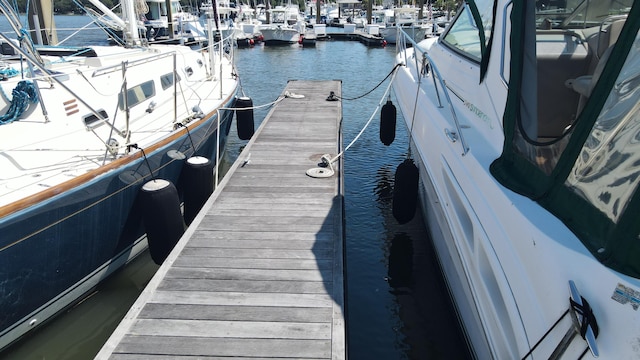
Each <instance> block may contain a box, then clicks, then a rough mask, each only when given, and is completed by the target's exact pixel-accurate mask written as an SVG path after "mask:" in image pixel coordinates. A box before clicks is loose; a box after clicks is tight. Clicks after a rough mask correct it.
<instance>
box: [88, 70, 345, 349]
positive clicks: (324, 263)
mask: <svg viewBox="0 0 640 360" xmlns="http://www.w3.org/2000/svg"><path fill="white" fill-rule="evenodd" d="M341 90H342V84H341V82H340V81H290V82H289V83H288V84H287V87H286V89H285V91H284V93H283V94H287V97H286V98H285V99H284V100H282V101H280V102H279V103H277V104H276V105H275V106H274V107H273V108H272V109H271V111H270V112H269V114H268V115H267V118H265V120H264V121H263V122H262V124H261V125H260V127H259V128H258V129H257V131H256V133H255V135H254V136H253V138H252V139H251V140H250V141H249V142H248V144H247V146H246V147H245V149H244V150H243V151H242V153H241V154H240V156H239V158H238V160H237V161H236V162H235V163H234V164H233V166H232V167H231V169H230V170H229V172H228V173H227V175H226V176H225V178H224V179H223V180H222V181H221V183H220V185H219V186H218V188H217V189H216V190H215V191H214V193H213V195H212V196H211V197H210V198H209V200H208V201H207V203H206V204H205V205H204V207H203V209H202V211H201V212H200V213H199V214H198V215H197V216H196V218H195V220H194V221H193V223H192V224H191V226H190V227H189V228H188V229H187V231H186V232H185V234H184V236H183V237H182V238H181V239H180V241H179V242H178V244H177V245H176V247H175V248H174V250H173V251H172V252H171V254H170V255H169V257H168V258H167V260H166V261H165V262H164V263H163V265H162V266H161V267H160V268H159V270H158V272H157V273H156V275H155V276H154V277H153V278H152V279H151V281H150V282H149V284H148V286H147V287H146V288H145V289H144V290H143V292H142V294H141V295H140V297H139V298H138V300H137V301H136V303H135V304H134V305H133V307H132V308H131V309H130V311H129V312H128V313H127V315H126V316H125V318H124V319H123V320H122V322H121V323H120V325H119V326H118V328H117V329H116V330H115V332H114V333H113V334H112V336H111V337H110V338H109V340H108V341H107V342H106V344H105V345H104V346H103V348H102V349H101V351H100V353H99V354H98V355H97V357H96V358H97V359H177V358H180V359H183V358H185V359H186V358H189V359H191V358H194V359H195V358H215V359H223V358H235V359H248V358H252V359H257V358H261V359H262V358H278V359H283V358H296V359H301V358H305V359H334V360H339V359H345V358H346V337H345V315H344V314H345V303H344V274H343V271H344V268H343V257H344V249H343V247H344V236H343V234H344V228H343V181H342V166H341V164H340V161H337V162H335V163H333V169H334V170H335V174H333V175H331V176H326V175H327V174H326V173H324V171H323V170H320V169H323V168H321V167H318V163H320V162H321V157H322V155H324V154H330V155H331V156H332V157H333V156H335V155H336V154H337V153H339V152H340V150H341V146H342V145H341V143H342V141H341V135H340V130H341V129H340V124H341V120H342V104H341V102H340V101H328V100H327V98H328V97H329V95H330V93H331V92H334V94H335V95H338V96H340V95H341ZM309 169H315V170H316V171H312V172H311V173H312V174H316V173H319V174H323V176H326V177H311V176H308V175H307V170H309Z"/></svg>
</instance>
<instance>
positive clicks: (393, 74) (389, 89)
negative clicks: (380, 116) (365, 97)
mask: <svg viewBox="0 0 640 360" xmlns="http://www.w3.org/2000/svg"><path fill="white" fill-rule="evenodd" d="M397 68H398V66H397V65H396V66H395V67H394V68H393V70H392V71H391V73H389V75H391V81H389V85H387V89H386V90H385V92H384V94H383V95H382V98H380V101H378V105H377V106H376V108H375V109H374V110H373V113H371V116H370V117H369V120H368V121H367V123H366V124H364V126H363V127H362V130H360V132H359V133H358V135H356V137H355V138H354V139H353V140H351V142H350V143H349V145H347V147H345V148H344V150H342V151H341V152H340V153H339V154H338V155H336V156H335V157H334V158H333V159H331V160H329V165H331V164H332V163H334V162H336V161H337V160H338V159H339V158H340V157H341V156H342V155H343V154H344V153H345V151H347V150H349V148H351V146H352V145H353V144H355V142H356V141H358V139H359V138H360V136H361V135H362V133H364V131H365V129H366V128H367V127H368V126H369V124H370V123H371V120H373V117H374V116H375V115H376V114H377V113H378V110H380V107H381V106H382V103H383V102H384V101H385V99H386V98H387V96H389V92H390V91H391V85H392V84H393V80H394V79H395V77H396V74H397V72H396V69H397ZM389 75H387V77H385V79H386V78H388V77H389ZM379 85H380V84H378V85H377V86H376V87H378V86H379Z"/></svg>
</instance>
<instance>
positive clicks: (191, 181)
mask: <svg viewBox="0 0 640 360" xmlns="http://www.w3.org/2000/svg"><path fill="white" fill-rule="evenodd" d="M213 167H214V166H213V162H212V161H211V160H209V159H208V158H206V157H203V156H192V157H190V158H189V159H187V162H186V164H185V167H184V168H183V169H182V179H181V180H182V183H183V184H184V192H183V201H184V222H185V223H186V224H187V226H189V225H190V224H191V223H192V222H193V219H194V218H195V217H196V215H198V213H199V212H200V209H202V206H203V205H204V203H205V202H207V199H209V196H211V194H213Z"/></svg>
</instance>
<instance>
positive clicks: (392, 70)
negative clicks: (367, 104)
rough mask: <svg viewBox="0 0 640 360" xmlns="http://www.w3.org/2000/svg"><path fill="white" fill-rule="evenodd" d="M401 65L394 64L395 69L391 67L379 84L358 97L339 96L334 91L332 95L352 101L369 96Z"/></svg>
mask: <svg viewBox="0 0 640 360" xmlns="http://www.w3.org/2000/svg"><path fill="white" fill-rule="evenodd" d="M400 65H401V64H396V66H394V67H393V69H391V71H390V72H389V73H388V74H387V76H385V77H384V79H382V80H380V82H379V83H378V85H376V86H374V87H373V89H371V90H369V91H367V92H366V93H364V94H362V95H360V96H356V97H354V98H345V97H342V96H338V95H336V94H335V93H334V92H331V94H332V96H333V97H335V98H337V99H338V100H348V101H351V100H358V99H360V98H363V97H365V96H367V95H369V94H371V93H372V92H373V91H374V90H375V89H377V88H378V87H380V85H382V83H383V82H385V80H387V79H388V78H389V76H391V75H393V74H394V73H395V71H396V69H397V68H398V67H399V66H400Z"/></svg>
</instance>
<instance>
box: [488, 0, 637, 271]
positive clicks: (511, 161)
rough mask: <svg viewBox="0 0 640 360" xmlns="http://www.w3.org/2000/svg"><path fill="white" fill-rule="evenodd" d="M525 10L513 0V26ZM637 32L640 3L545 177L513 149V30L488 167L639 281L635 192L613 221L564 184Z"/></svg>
mask: <svg viewBox="0 0 640 360" xmlns="http://www.w3.org/2000/svg"><path fill="white" fill-rule="evenodd" d="M526 11H527V9H526V6H524V4H523V2H520V1H516V2H513V8H512V13H511V17H512V23H513V24H518V23H519V21H522V19H525V15H527V14H526ZM639 28H640V5H639V4H638V3H634V5H633V7H632V8H631V10H630V12H629V14H628V16H627V20H626V22H625V25H624V27H623V29H622V32H621V34H620V37H619V38H618V41H617V42H616V46H615V47H614V48H613V49H612V53H611V55H610V59H611V60H610V61H609V62H608V63H607V64H606V66H605V68H604V69H603V72H602V75H601V77H600V78H599V80H598V83H597V84H596V86H595V88H594V90H593V93H592V95H591V97H590V100H589V101H588V102H587V104H586V106H585V108H584V109H583V111H582V113H581V114H580V116H579V117H578V119H577V121H576V124H575V126H574V129H573V132H572V134H571V138H570V140H569V143H568V144H567V147H566V148H565V149H564V151H563V153H562V156H561V157H560V159H559V161H558V163H557V165H556V167H555V168H554V169H553V171H552V172H551V174H550V175H549V176H547V175H545V174H544V173H543V172H542V171H541V170H540V169H538V168H537V167H536V166H535V165H534V164H532V163H531V162H529V160H527V159H525V158H524V157H522V156H520V155H519V154H518V153H517V152H516V149H515V145H514V139H515V136H516V135H517V132H516V129H517V128H516V126H519V125H518V124H519V121H518V120H519V118H520V113H519V111H520V97H521V90H520V87H521V85H522V71H523V68H522V67H523V65H522V63H523V58H524V46H525V44H524V30H525V29H523V26H512V33H511V38H510V43H511V50H512V52H511V61H512V64H511V68H510V71H511V73H510V77H509V79H510V80H509V82H510V85H509V86H510V89H509V93H508V95H507V104H506V107H505V113H504V132H505V140H504V148H503V153H502V155H501V156H500V157H499V158H498V159H496V160H495V161H494V162H493V163H492V164H491V166H490V171H491V174H492V175H493V176H494V177H495V178H496V179H497V180H498V181H499V182H500V183H501V184H502V185H504V186H505V187H507V188H508V189H510V190H512V191H514V192H516V193H519V194H521V195H524V196H527V197H529V198H531V199H533V200H535V201H537V202H538V203H539V204H540V205H541V206H543V207H544V208H546V209H547V210H548V211H549V212H551V213H552V214H554V215H555V216H556V217H558V218H559V219H560V220H561V221H562V222H563V223H564V224H565V225H566V226H567V227H568V228H569V229H570V230H571V231H572V232H573V233H574V234H575V235H576V236H577V237H578V238H579V239H580V240H581V241H582V242H583V244H584V245H585V246H586V248H587V249H588V250H589V251H590V252H591V253H592V254H593V255H594V257H596V259H598V260H599V261H601V262H602V263H603V264H604V265H606V266H608V267H609V268H611V269H613V270H616V271H619V272H622V273H624V274H627V275H630V276H634V277H636V278H640V238H639V234H640V219H639V218H638V217H640V191H636V192H635V193H634V194H633V196H632V198H631V200H630V203H629V204H628V206H627V208H626V209H625V212H624V213H623V214H622V215H621V217H620V219H619V221H618V223H617V224H616V223H614V222H613V221H612V220H611V219H609V218H608V217H607V216H606V215H605V214H603V213H602V212H601V211H600V210H599V209H597V208H596V207H595V206H594V205H593V204H591V203H589V202H588V201H586V200H585V199H583V198H582V197H580V196H579V195H577V194H576V193H575V192H573V191H572V190H571V189H569V188H567V187H566V186H565V181H566V179H567V177H568V175H569V174H570V172H571V170H572V169H573V164H574V162H575V161H576V159H577V157H578V156H579V155H580V152H581V150H582V148H583V144H584V142H585V140H586V139H587V138H588V136H589V134H590V133H591V131H592V128H593V125H594V124H595V122H596V120H597V118H598V116H599V114H600V112H601V111H602V108H603V106H604V104H605V102H606V100H607V98H608V96H609V89H611V87H612V86H613V85H614V84H615V81H616V80H617V77H618V75H619V72H620V70H621V68H622V67H623V65H624V62H625V61H626V58H627V56H628V54H629V51H630V49H631V47H632V46H633V44H634V41H635V38H636V36H637V33H638V29H639Z"/></svg>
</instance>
